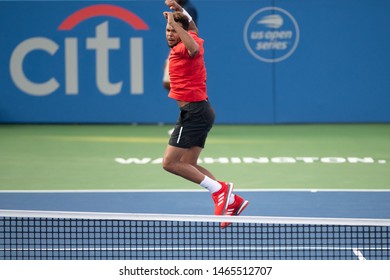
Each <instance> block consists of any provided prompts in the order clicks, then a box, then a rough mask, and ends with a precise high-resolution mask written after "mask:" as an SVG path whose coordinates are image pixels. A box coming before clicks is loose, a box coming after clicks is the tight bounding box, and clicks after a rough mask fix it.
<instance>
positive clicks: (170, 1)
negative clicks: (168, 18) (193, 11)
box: [165, 0, 183, 12]
mask: <svg viewBox="0 0 390 280" xmlns="http://www.w3.org/2000/svg"><path fill="white" fill-rule="evenodd" d="M165 5H167V6H168V7H169V9H171V10H172V11H179V12H182V11H183V8H182V7H181V6H180V5H179V4H178V3H177V2H176V1H175V0H165Z"/></svg>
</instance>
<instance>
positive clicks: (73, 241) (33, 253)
mask: <svg viewBox="0 0 390 280" xmlns="http://www.w3.org/2000/svg"><path fill="white" fill-rule="evenodd" d="M221 222H231V223H232V224H231V225H230V226H229V227H227V228H226V229H221V228H220V223H221ZM389 229H390V220H386V219H315V218H284V217H254V216H240V217H237V216H236V217H221V216H204V215H164V214H124V213H95V212H92V213H85V212H56V211H54V212H53V211H50V212H49V211H8V210H0V259H1V260H14V259H24V260H32V259H44V260H46V259H48V260H78V259H99V260H137V259H138V260H149V259H156V260H185V259H190V260H195V259H198V260H207V259H215V260H235V259H239V260H248V259H255V260H259V259H265V260H358V259H359V260H363V259H370V260H389V259H390V250H389V237H390V236H389Z"/></svg>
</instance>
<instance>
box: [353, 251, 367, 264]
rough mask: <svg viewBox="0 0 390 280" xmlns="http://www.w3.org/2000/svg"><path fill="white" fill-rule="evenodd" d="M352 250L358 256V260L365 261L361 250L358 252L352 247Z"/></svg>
mask: <svg viewBox="0 0 390 280" xmlns="http://www.w3.org/2000/svg"><path fill="white" fill-rule="evenodd" d="M352 252H353V253H354V254H355V255H356V256H357V257H358V259H359V261H365V260H366V258H365V257H364V255H363V254H362V252H360V250H359V249H357V248H353V249H352Z"/></svg>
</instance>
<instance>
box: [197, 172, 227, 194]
mask: <svg viewBox="0 0 390 280" xmlns="http://www.w3.org/2000/svg"><path fill="white" fill-rule="evenodd" d="M200 185H201V186H202V187H204V188H205V189H207V190H208V191H209V192H211V193H215V192H217V191H219V190H220V189H221V188H222V186H221V184H220V183H218V182H217V181H215V180H213V179H211V178H209V177H207V176H205V177H204V179H203V181H202V182H200Z"/></svg>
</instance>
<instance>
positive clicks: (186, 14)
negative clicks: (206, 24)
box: [182, 8, 192, 22]
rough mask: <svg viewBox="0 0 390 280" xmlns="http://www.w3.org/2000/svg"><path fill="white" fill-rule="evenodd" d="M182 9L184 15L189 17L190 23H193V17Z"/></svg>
mask: <svg viewBox="0 0 390 280" xmlns="http://www.w3.org/2000/svg"><path fill="white" fill-rule="evenodd" d="M182 9H183V11H182V13H183V14H184V15H185V16H187V17H188V22H191V21H192V17H191V16H190V14H189V13H188V12H187V11H186V10H185V9H184V8H182Z"/></svg>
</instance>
